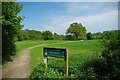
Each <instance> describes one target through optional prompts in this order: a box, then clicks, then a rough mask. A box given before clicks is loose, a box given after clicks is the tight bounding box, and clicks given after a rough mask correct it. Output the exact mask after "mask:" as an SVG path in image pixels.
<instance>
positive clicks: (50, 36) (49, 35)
mask: <svg viewBox="0 0 120 80" xmlns="http://www.w3.org/2000/svg"><path fill="white" fill-rule="evenodd" d="M42 35H43V39H44V40H53V34H52V32H50V31H44V32H43V34H42Z"/></svg>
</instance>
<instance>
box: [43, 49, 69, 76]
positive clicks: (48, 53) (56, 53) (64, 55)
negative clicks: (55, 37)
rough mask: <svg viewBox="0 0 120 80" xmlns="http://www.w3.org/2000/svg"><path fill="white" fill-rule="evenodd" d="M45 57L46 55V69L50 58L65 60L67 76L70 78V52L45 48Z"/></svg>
mask: <svg viewBox="0 0 120 80" xmlns="http://www.w3.org/2000/svg"><path fill="white" fill-rule="evenodd" d="M43 55H44V64H45V68H47V61H48V60H47V59H48V56H50V57H56V58H63V59H64V60H65V75H66V76H68V50H67V49H61V48H46V47H44V52H43Z"/></svg>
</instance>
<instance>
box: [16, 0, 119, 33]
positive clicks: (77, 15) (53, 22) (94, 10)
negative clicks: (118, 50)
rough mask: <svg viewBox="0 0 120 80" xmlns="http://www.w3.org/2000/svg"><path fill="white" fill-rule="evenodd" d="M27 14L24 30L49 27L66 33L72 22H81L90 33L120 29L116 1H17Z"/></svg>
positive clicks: (43, 29) (56, 31) (41, 29)
mask: <svg viewBox="0 0 120 80" xmlns="http://www.w3.org/2000/svg"><path fill="white" fill-rule="evenodd" d="M18 3H19V4H23V9H22V10H21V12H20V13H19V15H20V16H25V19H24V20H23V22H22V24H24V28H23V29H34V30H39V31H45V30H50V31H52V32H55V33H58V34H65V31H66V29H67V28H68V27H69V25H70V24H71V23H73V22H78V23H82V24H83V26H85V27H86V29H87V32H92V33H94V32H101V31H106V30H116V29H118V3H117V2H18Z"/></svg>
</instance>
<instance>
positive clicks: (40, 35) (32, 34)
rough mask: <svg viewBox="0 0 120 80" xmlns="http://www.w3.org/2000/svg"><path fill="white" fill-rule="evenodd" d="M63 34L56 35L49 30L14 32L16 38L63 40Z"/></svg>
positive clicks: (19, 39)
mask: <svg viewBox="0 0 120 80" xmlns="http://www.w3.org/2000/svg"><path fill="white" fill-rule="evenodd" d="M63 39H64V35H58V34H57V33H52V32H51V31H43V32H41V31H36V30H28V29H26V30H19V31H18V32H17V34H16V40H18V41H23V40H63Z"/></svg>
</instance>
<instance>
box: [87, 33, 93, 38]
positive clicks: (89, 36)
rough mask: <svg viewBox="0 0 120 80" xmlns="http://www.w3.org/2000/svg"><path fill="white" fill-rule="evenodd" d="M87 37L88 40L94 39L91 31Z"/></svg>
mask: <svg viewBox="0 0 120 80" xmlns="http://www.w3.org/2000/svg"><path fill="white" fill-rule="evenodd" d="M87 39H88V40H91V39H92V34H91V32H89V33H87Z"/></svg>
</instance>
